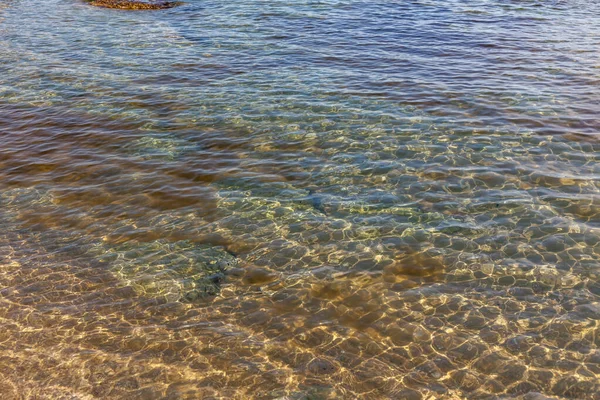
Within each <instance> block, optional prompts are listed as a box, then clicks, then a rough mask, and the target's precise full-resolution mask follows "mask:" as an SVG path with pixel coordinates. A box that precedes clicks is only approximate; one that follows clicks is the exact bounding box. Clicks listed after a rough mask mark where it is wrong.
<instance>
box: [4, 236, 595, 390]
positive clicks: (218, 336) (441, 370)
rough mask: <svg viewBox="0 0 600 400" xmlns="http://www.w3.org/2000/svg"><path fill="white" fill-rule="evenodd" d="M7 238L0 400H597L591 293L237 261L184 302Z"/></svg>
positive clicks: (493, 280)
mask: <svg viewBox="0 0 600 400" xmlns="http://www.w3.org/2000/svg"><path fill="white" fill-rule="evenodd" d="M14 236H15V237H12V238H11V239H10V243H11V245H10V246H9V245H8V244H7V242H5V243H3V244H2V246H0V252H1V256H2V259H1V263H0V265H1V267H0V271H1V272H0V285H1V287H2V288H3V289H2V290H1V291H0V302H1V303H2V304H1V307H0V326H1V328H2V329H1V330H0V350H1V354H0V375H1V378H0V382H1V383H0V391H1V392H2V393H3V396H2V398H3V399H25V398H37V399H57V398H65V399H67V398H68V399H92V398H109V399H163V398H168V399H198V398H202V399H210V398H215V399H248V398H256V399H275V398H282V399H333V398H368V399H383V398H395V399H425V398H455V399H459V398H507V397H519V396H525V397H523V398H527V399H533V398H536V399H537V398H544V397H540V396H541V395H540V396H538V395H536V394H535V393H537V392H540V393H543V394H544V395H548V396H553V397H554V398H557V397H558V398H563V397H564V398H581V399H584V398H588V399H597V398H600V397H599V396H600V395H599V394H598V393H600V383H599V379H598V376H599V374H600V351H599V350H598V342H599V341H600V326H599V324H598V321H599V319H600V309H599V308H598V307H597V306H594V305H592V304H584V305H581V304H583V303H584V299H583V298H582V297H581V293H585V292H588V290H591V291H596V292H597V291H598V287H597V285H596V286H594V285H591V284H589V283H586V282H568V281H567V280H564V279H563V281H562V283H561V282H554V283H553V284H554V285H556V290H555V291H553V292H549V291H541V292H540V291H534V290H532V289H530V288H529V289H527V288H522V287H518V285H515V279H514V278H513V277H508V278H507V277H500V278H498V277H494V276H487V277H486V276H483V275H482V274H484V273H485V272H486V271H485V268H484V270H483V271H480V274H479V275H480V276H481V278H480V279H472V280H471V282H468V281H467V282H465V281H464V277H462V278H461V279H457V276H456V275H455V276H454V277H452V276H450V275H448V276H443V275H442V276H429V277H421V278H418V277H413V278H408V277H402V278H397V279H395V280H394V281H392V279H389V277H384V276H381V275H377V274H375V275H370V274H364V273H363V274H360V273H351V272H349V273H348V274H337V275H333V276H332V275H331V274H329V273H328V271H327V270H326V269H322V270H318V269H317V270H313V271H311V272H308V273H306V274H302V273H300V274H296V275H291V276H288V277H285V278H283V277H281V276H277V275H274V274H272V273H269V272H268V271H266V270H264V269H260V268H256V267H252V266H249V265H244V266H242V268H236V269H234V271H233V272H234V273H231V274H230V275H229V277H228V280H227V283H226V284H225V285H224V286H223V288H222V291H221V293H220V295H219V296H217V297H214V298H211V299H208V300H205V301H203V302H200V303H198V302H196V303H193V304H186V303H182V302H177V301H168V300H167V299H166V298H165V297H164V296H163V297H161V296H157V295H155V296H143V295H140V293H139V291H138V292H136V290H134V289H133V288H132V287H131V286H126V285H124V284H123V282H122V281H120V280H117V279H116V278H115V275H113V274H112V273H110V272H109V271H107V269H106V268H105V267H104V266H103V265H100V264H99V265H89V264H88V265H77V262H76V261H75V262H66V261H65V260H64V257H62V256H61V255H60V253H57V252H54V253H53V252H49V251H47V249H46V250H41V248H40V247H39V246H37V248H40V250H39V252H36V251H34V250H32V249H34V248H36V238H35V237H34V236H32V235H23V236H20V237H19V236H18V234H17V233H15V235H14ZM15 243H20V244H21V245H22V247H18V248H17V247H16V246H15ZM25 249H27V250H25ZM416 260H417V259H413V261H415V262H416ZM487 272H489V271H487ZM384 278H385V279H384ZM530 279H534V277H530ZM453 281H455V282H453ZM458 281H461V282H458ZM486 282H487V284H488V285H487V288H485V286H484V283H486ZM546 283H548V282H547V281H546ZM585 285H588V287H587V288H584V286H585ZM582 288H583V290H581V289H582ZM590 295H591V294H590Z"/></svg>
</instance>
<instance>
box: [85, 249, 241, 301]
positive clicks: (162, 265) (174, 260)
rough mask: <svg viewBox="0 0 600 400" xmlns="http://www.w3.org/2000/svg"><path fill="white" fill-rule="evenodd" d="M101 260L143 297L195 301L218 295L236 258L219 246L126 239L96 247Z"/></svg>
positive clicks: (235, 263)
mask: <svg viewBox="0 0 600 400" xmlns="http://www.w3.org/2000/svg"><path fill="white" fill-rule="evenodd" d="M96 252H97V253H98V254H97V257H98V259H99V260H100V261H103V262H107V263H109V264H110V267H109V268H110V270H111V271H112V272H113V274H115V275H116V276H117V277H118V278H119V279H121V280H122V281H123V283H124V284H126V285H129V286H132V287H133V288H134V289H135V290H136V292H138V293H139V294H140V295H145V296H151V297H154V296H165V297H166V298H167V299H169V300H170V301H177V300H179V301H184V302H194V301H199V300H202V299H205V298H209V297H212V296H215V295H217V294H219V292H220V290H221V285H222V283H223V281H224V280H225V277H226V271H227V270H228V269H229V268H232V267H234V266H236V265H237V263H238V260H237V258H235V257H234V256H233V255H231V254H230V253H228V252H227V251H226V250H225V249H224V248H223V247H221V246H212V245H205V244H196V243H192V242H189V241H185V240H182V241H177V242H167V241H163V240H156V241H152V242H127V243H124V244H120V245H116V246H115V245H113V246H110V247H108V246H101V248H98V249H96Z"/></svg>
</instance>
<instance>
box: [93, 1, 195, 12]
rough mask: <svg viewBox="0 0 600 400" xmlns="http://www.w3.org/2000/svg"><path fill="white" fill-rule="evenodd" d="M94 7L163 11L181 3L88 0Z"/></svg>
mask: <svg viewBox="0 0 600 400" xmlns="http://www.w3.org/2000/svg"><path fill="white" fill-rule="evenodd" d="M86 1H87V3H89V4H90V5H92V6H96V7H103V8H116V9H119V10H163V9H167V8H173V7H177V6H179V5H181V4H183V2H181V1H153V2H145V1H136V0H86Z"/></svg>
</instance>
